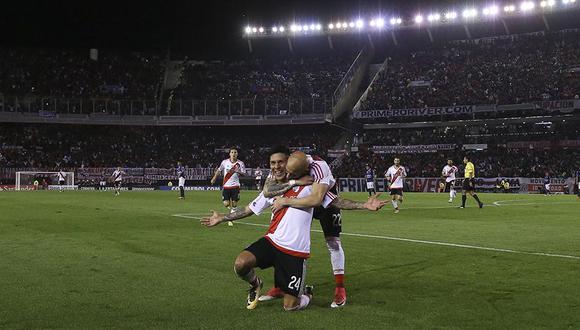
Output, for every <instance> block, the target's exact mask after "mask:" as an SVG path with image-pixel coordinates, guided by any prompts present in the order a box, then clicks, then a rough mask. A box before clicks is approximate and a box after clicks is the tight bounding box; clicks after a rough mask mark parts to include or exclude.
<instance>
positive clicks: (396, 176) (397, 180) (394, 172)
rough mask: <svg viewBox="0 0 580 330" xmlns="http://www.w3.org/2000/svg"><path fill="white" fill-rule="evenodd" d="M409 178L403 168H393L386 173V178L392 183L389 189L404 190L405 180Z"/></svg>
mask: <svg viewBox="0 0 580 330" xmlns="http://www.w3.org/2000/svg"><path fill="white" fill-rule="evenodd" d="M406 176H407V171H405V168H404V167H403V166H398V167H397V166H395V165H393V166H391V167H389V169H388V170H387V173H385V177H386V178H387V179H388V180H389V181H390V182H391V184H390V186H389V189H403V178H404V177H406Z"/></svg>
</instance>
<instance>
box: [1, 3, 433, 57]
mask: <svg viewBox="0 0 580 330" xmlns="http://www.w3.org/2000/svg"><path fill="white" fill-rule="evenodd" d="M413 1H415V0H412V1H401V0H399V1H398V2H399V3H402V4H397V2H393V1H379V0H374V1H347V0H335V1H305V0H293V1H289V0H273V1H264V0H260V1H257V0H252V1H207V2H201V1H179V2H178V1H164V2H161V1H142V2H137V1H123V0H118V1H116V2H113V1H85V0H77V1H58V0H54V1H10V2H9V3H7V2H5V3H3V4H2V8H1V9H0V36H1V38H0V43H2V44H3V45H4V46H15V45H18V46H31V47H66V48H75V47H79V48H87V47H97V48H110V49H142V50H145V49H167V48H171V49H176V50H195V51H198V52H219V51H223V50H226V49H231V47H232V46H233V45H235V44H242V45H243V40H241V34H242V27H243V26H245V25H246V24H248V23H253V24H264V26H267V27H269V26H270V25H271V24H276V23H287V22H288V20H289V19H291V18H293V17H296V18H306V19H312V20H317V19H320V20H322V22H325V21H327V20H329V19H333V18H336V19H338V18H341V19H348V18H351V17H355V16H356V15H357V14H358V13H361V14H365V13H378V12H379V11H381V12H384V13H389V15H390V14H391V13H395V12H397V11H399V10H401V11H402V12H405V11H407V12H412V10H414V9H415V8H418V7H419V6H417V2H416V1H415V2H413ZM421 3H423V7H425V8H429V5H428V2H426V1H422V2H421ZM432 3H436V2H433V1H432ZM440 3H441V5H442V3H443V2H441V1H440ZM200 45H203V47H200ZM201 48H203V50H202V49H201Z"/></svg>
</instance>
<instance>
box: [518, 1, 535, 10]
mask: <svg viewBox="0 0 580 330" xmlns="http://www.w3.org/2000/svg"><path fill="white" fill-rule="evenodd" d="M535 6H536V5H535V4H534V3H533V2H531V1H524V2H522V4H521V5H520V10H521V11H530V10H532V9H534V7H535Z"/></svg>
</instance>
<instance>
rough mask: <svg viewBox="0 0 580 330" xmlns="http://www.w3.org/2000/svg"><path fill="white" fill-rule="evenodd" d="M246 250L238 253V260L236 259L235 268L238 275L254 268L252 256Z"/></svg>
mask: <svg viewBox="0 0 580 330" xmlns="http://www.w3.org/2000/svg"><path fill="white" fill-rule="evenodd" d="M244 252H245V251H244ZM244 252H242V253H240V255H238V257H237V258H236V261H234V270H235V271H236V274H238V275H245V274H247V273H248V272H249V271H250V270H251V269H252V268H254V267H253V266H254V265H253V260H252V258H250V257H249V256H248V255H247V254H246V253H244Z"/></svg>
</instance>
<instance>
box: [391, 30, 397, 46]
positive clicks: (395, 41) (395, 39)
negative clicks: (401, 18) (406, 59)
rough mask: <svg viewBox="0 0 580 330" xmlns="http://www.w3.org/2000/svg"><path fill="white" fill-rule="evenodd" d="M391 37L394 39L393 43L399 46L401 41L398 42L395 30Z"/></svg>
mask: <svg viewBox="0 0 580 330" xmlns="http://www.w3.org/2000/svg"><path fill="white" fill-rule="evenodd" d="M391 38H392V39H393V43H394V44H395V46H398V45H399V43H398V42H397V36H396V35H395V31H391Z"/></svg>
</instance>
